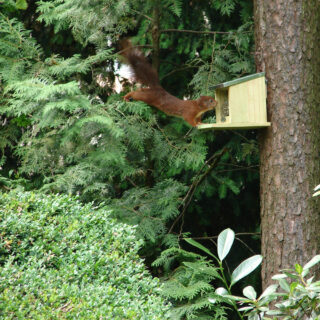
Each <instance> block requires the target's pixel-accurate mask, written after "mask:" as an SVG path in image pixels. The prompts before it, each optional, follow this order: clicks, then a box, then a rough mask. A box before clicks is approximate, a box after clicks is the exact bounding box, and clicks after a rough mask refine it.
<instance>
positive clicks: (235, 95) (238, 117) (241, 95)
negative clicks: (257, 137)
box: [229, 81, 250, 123]
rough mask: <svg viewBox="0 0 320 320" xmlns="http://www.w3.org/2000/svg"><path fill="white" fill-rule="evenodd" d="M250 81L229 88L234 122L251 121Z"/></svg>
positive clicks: (230, 107)
mask: <svg viewBox="0 0 320 320" xmlns="http://www.w3.org/2000/svg"><path fill="white" fill-rule="evenodd" d="M249 82H250V81H248V82H244V83H240V84H236V85H234V86H231V87H230V88H229V110H230V117H231V121H232V122H233V123H239V122H249V112H250V110H249V106H248V83H249Z"/></svg>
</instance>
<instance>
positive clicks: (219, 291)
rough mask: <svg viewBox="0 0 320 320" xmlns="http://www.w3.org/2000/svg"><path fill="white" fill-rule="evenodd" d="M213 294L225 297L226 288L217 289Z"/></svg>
mask: <svg viewBox="0 0 320 320" xmlns="http://www.w3.org/2000/svg"><path fill="white" fill-rule="evenodd" d="M215 293H216V294H218V295H219V296H225V295H227V294H228V291H227V289H226V288H223V287H219V288H217V289H216V291H215Z"/></svg>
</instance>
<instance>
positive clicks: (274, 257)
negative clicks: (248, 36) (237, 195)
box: [254, 0, 320, 288]
mask: <svg viewBox="0 0 320 320" xmlns="http://www.w3.org/2000/svg"><path fill="white" fill-rule="evenodd" d="M254 15H255V40H256V64H257V71H258V72H260V71H265V72H266V78H267V80H268V85H267V86H268V95H267V105H268V118H269V121H271V127H270V128H268V129H265V130H262V131H261V135H260V148H261V150H260V162H261V163H260V179H261V180H260V197H261V231H262V255H263V257H264V261H263V264H262V282H263V287H264V288H265V287H266V286H267V285H268V284H269V283H270V281H271V276H272V275H273V274H275V273H278V272H279V270H280V269H284V268H292V267H294V264H295V263H299V264H302V265H303V264H304V263H306V262H307V261H309V260H310V259H311V258H312V257H313V256H314V255H315V254H316V253H319V251H320V250H319V248H320V214H319V212H320V210H319V198H312V190H313V188H314V187H315V186H316V185H317V184H319V183H320V167H319V163H320V161H319V160H320V158H319V152H320V2H319V1H318V0H308V1H305V0H274V1H270V0H255V7H254Z"/></svg>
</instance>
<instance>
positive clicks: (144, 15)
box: [131, 9, 153, 21]
mask: <svg viewBox="0 0 320 320" xmlns="http://www.w3.org/2000/svg"><path fill="white" fill-rule="evenodd" d="M131 11H133V12H135V13H137V14H140V15H141V16H143V17H145V18H146V19H148V20H150V21H153V19H152V18H151V17H149V16H147V15H146V14H144V13H142V12H140V11H137V10H134V9H131Z"/></svg>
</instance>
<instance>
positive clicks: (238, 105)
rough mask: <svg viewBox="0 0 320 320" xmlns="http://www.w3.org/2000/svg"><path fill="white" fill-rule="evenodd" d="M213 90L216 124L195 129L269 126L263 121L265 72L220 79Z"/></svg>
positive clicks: (265, 120)
mask: <svg viewBox="0 0 320 320" xmlns="http://www.w3.org/2000/svg"><path fill="white" fill-rule="evenodd" d="M213 89H215V99H216V100H217V106H216V123H205V124H200V125H198V126H197V128H198V129H223V130H227V129H253V128H263V127H269V126H270V122H267V106H266V95H267V93H266V80H265V74H264V72H262V73H256V74H252V75H249V76H246V77H243V78H239V79H236V80H232V81H228V82H224V83H221V84H218V85H216V86H214V87H213Z"/></svg>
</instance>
